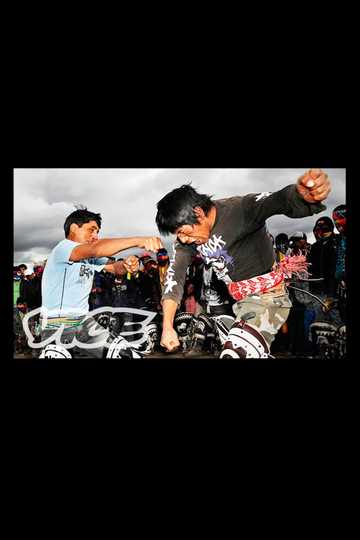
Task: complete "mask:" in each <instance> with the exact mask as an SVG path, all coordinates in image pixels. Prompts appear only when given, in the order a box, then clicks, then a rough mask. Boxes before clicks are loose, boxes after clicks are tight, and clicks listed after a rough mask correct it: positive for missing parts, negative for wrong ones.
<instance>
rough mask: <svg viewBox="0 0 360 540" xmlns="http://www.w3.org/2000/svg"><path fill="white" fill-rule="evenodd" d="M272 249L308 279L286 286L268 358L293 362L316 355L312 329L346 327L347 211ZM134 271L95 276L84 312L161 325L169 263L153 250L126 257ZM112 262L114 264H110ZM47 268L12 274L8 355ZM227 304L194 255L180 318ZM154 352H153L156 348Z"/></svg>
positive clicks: (19, 345)
mask: <svg viewBox="0 0 360 540" xmlns="http://www.w3.org/2000/svg"><path fill="white" fill-rule="evenodd" d="M268 234H269V236H270V237H271V239H272V241H273V245H274V254H275V261H276V262H277V263H279V262H281V261H282V260H283V259H284V258H285V257H288V256H292V255H303V256H305V257H306V260H307V262H308V263H309V276H308V277H307V278H306V277H305V276H304V277H302V276H301V275H300V276H297V277H296V278H292V279H291V280H288V283H287V285H288V287H289V291H290V296H291V302H292V308H291V311H290V315H289V318H288V320H287V321H286V322H285V323H284V325H283V326H282V327H281V329H280V331H279V332H278V334H277V336H276V338H275V341H274V343H273V347H272V352H273V354H275V355H276V354H277V353H286V352H287V353H288V354H291V355H292V356H297V355H306V354H309V355H311V354H314V353H316V350H315V349H316V347H315V344H314V339H312V334H311V326H312V325H313V323H316V322H328V323H331V324H333V325H335V326H337V327H338V326H340V325H346V272H345V269H346V207H345V205H340V206H337V207H336V208H335V209H334V210H333V212H332V217H331V218H330V217H329V216H322V217H319V218H318V219H317V220H316V222H315V223H314V228H313V234H314V237H315V242H314V243H312V244H310V243H309V242H308V241H307V235H306V234H305V233H303V232H301V231H299V232H296V233H295V234H292V235H290V236H288V235H287V234H286V233H284V232H281V233H279V234H278V235H277V236H276V237H274V236H273V235H271V233H270V232H269V233H268ZM133 257H135V258H136V259H137V264H136V265H135V267H134V271H133V272H132V273H130V272H128V273H127V274H125V275H122V276H118V275H114V274H112V273H109V272H106V271H105V270H103V271H101V272H95V277H94V282H93V288H92V291H91V294H90V297H89V310H90V311H92V310H94V309H97V308H99V307H106V306H111V307H131V308H137V309H141V310H145V311H152V312H156V313H157V321H158V323H159V324H161V309H162V308H161V296H162V292H163V290H164V284H165V276H166V271H167V269H168V267H169V262H170V261H169V255H168V253H167V251H166V249H160V250H159V251H158V253H157V254H156V255H155V254H153V255H150V254H149V253H146V252H145V253H143V254H142V255H140V256H135V255H134V256H133ZM111 259H113V260H115V258H111ZM45 264H46V261H44V262H43V263H41V264H36V265H34V270H33V272H32V273H26V272H27V267H26V265H25V264H20V265H19V266H17V267H14V337H15V351H16V352H24V351H29V347H28V345H27V343H26V336H25V333H24V331H23V328H22V319H23V317H24V315H25V314H26V313H27V312H29V311H32V310H34V309H36V308H39V307H40V306H41V279H42V272H43V270H44V267H45ZM233 303H234V301H233V300H232V299H231V297H230V296H229V293H228V291H227V288H226V286H224V284H223V283H222V282H221V281H219V280H218V279H217V278H216V275H215V273H213V272H212V268H211V266H209V267H206V265H205V263H204V261H203V259H201V258H200V257H199V256H198V255H197V256H195V257H194V258H193V261H192V264H191V265H190V267H189V268H188V270H187V274H186V281H185V287H184V296H183V299H182V302H181V305H180V306H179V313H180V312H184V313H188V314H191V315H193V316H194V318H195V319H196V318H197V317H198V316H199V315H201V313H206V314H208V315H209V316H214V315H219V314H226V315H232V309H231V308H232V305H233ZM132 317H133V316H132V315H131V313H128V314H126V315H122V316H119V317H118V318H117V319H116V324H115V327H114V328H113V330H114V331H115V332H117V333H120V332H122V331H124V328H125V326H124V325H125V323H131V321H132ZM38 324H39V319H38V317H33V318H32V319H31V325H30V330H31V332H32V333H33V335H34V337H35V339H36V337H37V335H38V334H39V332H38V328H37V325H38ZM158 347H159V345H158Z"/></svg>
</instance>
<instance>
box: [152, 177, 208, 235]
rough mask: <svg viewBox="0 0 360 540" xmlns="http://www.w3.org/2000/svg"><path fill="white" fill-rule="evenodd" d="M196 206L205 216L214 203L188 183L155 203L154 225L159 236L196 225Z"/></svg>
mask: <svg viewBox="0 0 360 540" xmlns="http://www.w3.org/2000/svg"><path fill="white" fill-rule="evenodd" d="M196 206H199V207H200V208H202V210H203V211H204V213H205V215H207V214H208V213H209V211H210V209H211V207H213V206H214V203H213V201H212V200H211V197H210V196H209V195H203V194H201V193H198V192H197V191H196V190H195V189H194V188H193V187H192V186H191V185H190V183H189V184H183V185H182V186H180V187H179V188H176V189H173V190H172V191H170V192H169V193H168V194H167V195H165V197H163V198H162V199H161V200H160V201H159V202H158V203H157V209H158V211H157V214H156V224H157V226H158V229H159V232H160V234H163V235H167V234H169V233H174V232H175V231H176V229H178V228H179V227H182V226H183V225H193V224H194V223H198V219H197V217H196V215H195V214H194V208H195V207H196Z"/></svg>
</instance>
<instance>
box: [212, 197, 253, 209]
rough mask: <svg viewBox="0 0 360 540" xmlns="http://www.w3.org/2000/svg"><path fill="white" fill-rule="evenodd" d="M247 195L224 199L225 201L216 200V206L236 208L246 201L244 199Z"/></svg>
mask: <svg viewBox="0 0 360 540" xmlns="http://www.w3.org/2000/svg"><path fill="white" fill-rule="evenodd" d="M246 196H247V195H232V196H231V197H224V198H223V199H215V200H214V204H215V206H224V207H228V206H234V205H238V204H242V203H243V201H244V197H246Z"/></svg>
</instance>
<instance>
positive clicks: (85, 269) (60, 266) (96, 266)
mask: <svg viewBox="0 0 360 540" xmlns="http://www.w3.org/2000/svg"><path fill="white" fill-rule="evenodd" d="M79 245H81V244H80V243H79V242H73V241H72V240H68V239H67V238H66V239H65V240H62V241H61V242H59V243H58V244H57V245H56V246H55V247H54V249H53V250H52V252H51V254H50V256H49V258H48V260H47V263H46V266H45V270H44V273H43V277H42V284H41V294H42V308H44V307H46V308H47V310H48V311H47V316H48V317H82V316H83V315H86V314H87V313H88V311H89V294H90V292H91V288H92V284H93V278H94V273H95V272H101V270H102V269H103V268H104V266H105V264H106V263H107V261H108V258H107V257H102V258H101V259H95V258H91V259H83V260H81V261H76V262H74V261H70V260H69V257H70V255H71V252H72V250H73V249H74V248H75V247H76V246H79ZM44 315H45V314H44Z"/></svg>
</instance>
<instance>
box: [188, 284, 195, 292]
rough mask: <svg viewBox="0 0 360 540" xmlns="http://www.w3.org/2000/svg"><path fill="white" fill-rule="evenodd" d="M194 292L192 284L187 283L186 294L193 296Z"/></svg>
mask: <svg viewBox="0 0 360 540" xmlns="http://www.w3.org/2000/svg"><path fill="white" fill-rule="evenodd" d="M194 291H195V287H194V284H193V283H189V284H188V286H187V293H188V294H189V295H190V294H194Z"/></svg>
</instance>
